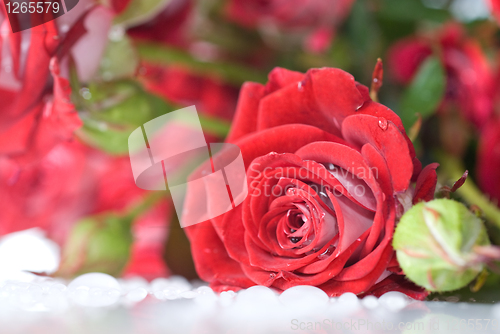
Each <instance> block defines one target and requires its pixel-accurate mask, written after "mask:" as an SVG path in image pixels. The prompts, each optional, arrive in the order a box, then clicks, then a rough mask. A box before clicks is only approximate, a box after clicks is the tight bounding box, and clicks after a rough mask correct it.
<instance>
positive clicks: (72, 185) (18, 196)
mask: <svg viewBox="0 0 500 334" xmlns="http://www.w3.org/2000/svg"><path fill="white" fill-rule="evenodd" d="M87 150H88V149H87V148H86V147H84V146H83V145H82V144H80V143H78V142H72V143H63V144H59V145H57V146H56V147H55V148H53V149H52V150H51V151H50V152H49V153H48V154H47V155H46V156H45V157H44V158H42V159H41V160H40V161H39V163H37V164H32V165H29V166H23V168H20V167H19V166H18V165H17V164H16V163H15V162H14V161H12V160H10V159H7V158H1V157H0V184H1V185H0V203H1V204H0V221H1V222H2V223H1V224H0V235H4V234H7V233H11V232H15V231H20V230H24V229H28V228H32V227H40V228H42V229H44V230H45V231H47V232H48V235H49V237H50V238H52V239H54V240H55V241H57V242H58V243H62V242H63V241H64V240H65V236H66V235H67V233H68V231H69V229H70V228H71V226H72V225H73V223H74V222H75V221H76V220H78V219H79V218H80V217H81V216H82V215H84V214H88V213H89V211H90V208H91V207H92V200H93V198H94V189H93V184H92V182H93V180H92V173H91V171H90V169H89V166H88V165H87V164H86V161H87V155H86V153H87Z"/></svg>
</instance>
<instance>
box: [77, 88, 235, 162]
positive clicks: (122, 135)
mask: <svg viewBox="0 0 500 334" xmlns="http://www.w3.org/2000/svg"><path fill="white" fill-rule="evenodd" d="M88 93H89V94H88V95H87V99H83V98H82V99H81V101H83V102H82V103H84V109H86V110H88V112H82V113H80V117H81V118H82V120H83V123H84V125H83V127H82V128H80V129H79V130H78V131H77V132H76V134H77V136H78V137H79V138H80V139H81V140H83V141H84V142H86V143H87V144H89V145H91V146H93V147H96V148H98V149H101V150H104V151H106V152H108V153H110V154H116V155H123V154H128V137H129V136H130V134H131V133H132V132H133V131H134V130H135V129H137V128H138V127H140V126H141V125H143V124H144V123H146V122H149V121H150V120H152V119H155V118H156V117H158V116H161V115H164V114H166V113H168V112H171V111H174V110H177V109H181V108H182V107H181V106H178V105H174V104H170V103H168V102H166V101H165V100H164V99H162V98H161V97H159V96H156V95H154V94H150V93H148V92H146V91H145V90H144V89H143V88H142V87H141V86H140V85H138V84H137V83H135V82H132V81H117V82H106V83H100V84H93V85H91V86H90V87H89V88H88ZM199 118H200V123H201V127H202V129H203V131H204V132H205V133H208V134H211V135H214V136H216V137H218V138H220V139H221V140H223V139H224V138H225V137H226V136H227V134H228V133H229V129H230V127H231V124H230V123H229V122H228V121H226V120H222V119H219V118H217V117H212V116H207V115H203V114H201V113H199Z"/></svg>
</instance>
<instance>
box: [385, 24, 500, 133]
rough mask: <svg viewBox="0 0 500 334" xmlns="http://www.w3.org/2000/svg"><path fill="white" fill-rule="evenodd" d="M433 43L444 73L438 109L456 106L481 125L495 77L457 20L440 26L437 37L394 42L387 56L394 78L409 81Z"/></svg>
mask: <svg viewBox="0 0 500 334" xmlns="http://www.w3.org/2000/svg"><path fill="white" fill-rule="evenodd" d="M434 46H436V47H439V48H440V50H441V60H442V62H443V65H444V67H445V70H446V74H447V90H446V96H445V99H444V101H443V103H442V105H441V107H440V110H441V111H443V110H446V109H447V107H448V106H455V107H457V108H458V109H459V110H460V111H461V113H462V115H463V116H464V117H465V118H466V119H467V120H468V121H470V122H473V123H474V125H475V126H476V127H478V128H479V129H480V128H481V127H482V126H483V125H484V124H485V123H486V121H487V120H488V119H489V117H490V116H491V114H492V112H493V94H494V89H495V79H494V75H493V70H492V68H491V66H490V64H489V63H488V60H487V58H486V56H485V55H484V53H483V51H482V50H481V48H480V46H479V45H478V43H477V42H476V41H474V40H472V39H468V38H467V37H466V36H465V34H464V31H463V30H462V27H461V26H459V25H458V24H449V25H448V26H446V27H445V28H443V30H442V31H440V32H439V34H438V37H437V39H436V40H431V39H429V38H423V37H410V38H407V39H404V40H401V41H399V42H397V43H396V44H395V45H394V46H393V47H392V48H391V49H390V50H389V56H388V59H389V66H390V68H391V70H392V73H393V76H394V78H395V79H396V80H397V81H399V82H401V83H405V84H406V83H408V82H409V81H410V80H411V79H412V78H413V77H414V75H415V73H416V71H417V70H418V68H419V67H420V65H421V63H422V62H423V61H424V60H425V59H426V58H427V57H428V56H430V55H431V54H432V53H433V47H434Z"/></svg>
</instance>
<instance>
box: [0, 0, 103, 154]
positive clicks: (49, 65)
mask: <svg viewBox="0 0 500 334" xmlns="http://www.w3.org/2000/svg"><path fill="white" fill-rule="evenodd" d="M85 3H86V2H85V1H82V3H81V4H80V6H79V7H78V8H75V10H74V12H75V13H76V14H75V13H73V11H72V12H71V13H70V14H71V15H70V14H68V16H69V17H65V16H66V15H64V16H62V17H61V18H59V19H57V20H54V21H50V22H47V23H45V24H43V25H39V26H36V27H33V28H32V29H29V30H27V31H22V32H19V33H15V34H13V33H11V30H10V26H9V22H8V20H7V19H6V16H5V12H4V7H3V6H0V30H1V38H0V40H1V41H3V46H4V48H6V49H2V50H3V52H2V57H1V60H0V62H1V68H0V98H1V99H2V103H3V105H2V110H1V111H0V155H5V156H8V157H10V158H13V159H15V160H16V161H17V162H19V163H23V164H26V163H31V162H35V161H37V160H39V159H41V158H42V157H43V156H44V155H45V154H47V153H48V152H49V151H50V150H51V149H52V148H53V147H55V146H56V145H57V144H58V143H60V142H64V141H68V140H70V139H71V138H72V136H73V131H74V130H76V129H77V128H79V127H80V126H81V121H80V119H79V117H78V114H77V112H76V110H75V109H74V106H73V104H72V103H71V100H70V95H71V88H70V86H69V82H68V80H67V79H66V78H65V77H64V75H67V72H68V70H67V57H66V56H67V55H68V54H70V53H72V51H73V48H75V47H79V45H80V42H82V41H83V42H84V43H85V42H88V41H89V39H88V37H89V36H90V37H95V36H96V34H95V31H94V30H92V29H90V33H87V29H86V24H87V23H88V22H87V21H88V19H91V18H92V16H97V17H98V18H99V19H100V20H104V21H106V14H104V16H103V15H102V14H103V13H102V11H100V10H91V9H89V8H87V7H86V4H85ZM77 14H79V16H78V17H75V15H77ZM94 14H96V15H94ZM109 21H110V18H109V19H108V20H107V22H108V26H109ZM70 24H71V25H70ZM99 27H101V28H102V25H101V26H99ZM100 34H102V31H100ZM95 40H96V39H95V38H94V42H95ZM97 40H98V41H99V43H94V44H97V45H94V47H95V48H94V51H95V52H97V51H98V50H101V51H102V49H103V46H101V45H100V44H102V38H97ZM90 58H92V57H90ZM79 59H81V56H80V55H78V56H75V61H76V65H77V68H78V70H79V74H80V73H81V72H82V71H83V70H84V69H88V70H91V66H87V65H86V62H87V63H88V61H79ZM63 63H64V64H65V67H64V68H62V66H61V65H62V64H63ZM97 65H98V62H97V64H95V65H94V69H95V68H96V67H95V66H97Z"/></svg>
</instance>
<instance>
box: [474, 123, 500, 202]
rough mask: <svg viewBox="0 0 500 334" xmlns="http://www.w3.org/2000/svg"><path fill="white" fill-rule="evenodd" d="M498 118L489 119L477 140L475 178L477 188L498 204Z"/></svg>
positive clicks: (499, 127) (499, 124)
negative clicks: (477, 184)
mask: <svg viewBox="0 0 500 334" xmlns="http://www.w3.org/2000/svg"><path fill="white" fill-rule="evenodd" d="M499 129H500V118H498V117H497V118H496V119H491V120H490V121H489V122H488V123H487V124H486V125H485V127H484V129H483V131H481V137H480V139H479V149H478V160H477V178H478V183H479V186H480V187H481V189H482V190H483V191H485V192H486V193H488V194H489V195H490V196H491V197H492V198H494V199H495V200H496V202H497V204H498V203H500V173H499V172H498V170H499V169H500V132H499Z"/></svg>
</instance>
